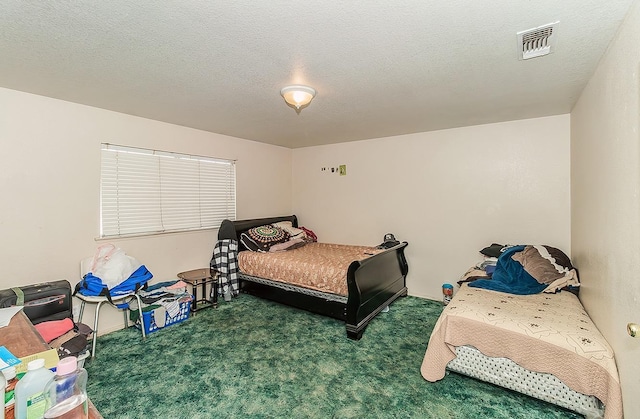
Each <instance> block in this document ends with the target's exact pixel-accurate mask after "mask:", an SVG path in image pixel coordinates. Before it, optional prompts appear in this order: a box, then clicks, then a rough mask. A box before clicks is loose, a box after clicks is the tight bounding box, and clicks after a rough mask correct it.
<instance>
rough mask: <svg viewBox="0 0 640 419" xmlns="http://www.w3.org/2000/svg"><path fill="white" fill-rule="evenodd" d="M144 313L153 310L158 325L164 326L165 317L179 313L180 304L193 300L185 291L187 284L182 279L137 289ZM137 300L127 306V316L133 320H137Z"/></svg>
mask: <svg viewBox="0 0 640 419" xmlns="http://www.w3.org/2000/svg"><path fill="white" fill-rule="evenodd" d="M138 293H139V294H140V299H141V300H142V311H143V312H144V313H146V312H149V311H153V317H154V319H155V322H156V325H157V326H158V327H164V326H165V321H166V319H167V318H172V317H175V316H177V315H178V314H180V304H182V303H185V302H188V301H191V300H193V297H192V296H191V294H189V293H188V292H187V284H186V283H185V282H183V281H166V282H160V283H157V284H154V285H149V287H148V288H147V289H146V290H145V291H139V292H138ZM137 310H138V307H137V302H135V301H134V302H132V303H131V304H130V307H129V316H130V319H131V320H132V321H133V322H136V321H138V316H139V313H138V311H137Z"/></svg>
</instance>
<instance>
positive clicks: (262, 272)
mask: <svg viewBox="0 0 640 419" xmlns="http://www.w3.org/2000/svg"><path fill="white" fill-rule="evenodd" d="M380 252H381V250H379V249H376V248H375V247H368V246H350V245H344V244H328V243H308V244H306V245H305V246H303V247H300V248H298V249H294V250H287V251H284V252H274V253H272V252H269V253H259V252H250V251H243V252H240V253H239V255H238V264H239V268H240V272H242V273H243V274H246V275H251V276H258V277H261V278H267V279H271V280H274V281H280V282H286V283H289V284H293V285H297V286H302V287H306V288H311V289H314V290H318V291H322V292H329V293H333V294H338V295H343V296H346V295H347V293H348V291H347V269H348V268H349V265H350V264H351V262H353V261H356V260H358V261H359V260H363V259H366V258H368V257H371V256H372V255H374V254H376V253H380Z"/></svg>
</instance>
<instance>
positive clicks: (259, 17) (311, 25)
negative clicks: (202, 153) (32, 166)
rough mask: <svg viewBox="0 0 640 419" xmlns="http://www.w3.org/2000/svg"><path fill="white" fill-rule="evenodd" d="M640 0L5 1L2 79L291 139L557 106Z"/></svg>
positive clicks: (485, 118)
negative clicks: (540, 40) (287, 92)
mask: <svg viewBox="0 0 640 419" xmlns="http://www.w3.org/2000/svg"><path fill="white" fill-rule="evenodd" d="M632 2H633V0H562V1H559V0H537V1H532V0H483V1H477V0H476V1H474V0H460V1H456V0H454V1H442V0H413V1H412V0H397V1H365V0H361V1H355V0H354V1H343V0H321V1H320V0H308V1H293V0H290V1H283V0H270V1H248V0H223V1H206V0H189V1H186V0H179V1H168V0H164V1H157V0H136V1H130V0H108V1H95V0H83V1H67V0H64V1H62V0H48V1H38V0H31V1H27V0H0V28H2V29H1V31H0V33H1V34H2V35H1V36H0V56H1V57H2V59H0V86H2V87H6V88H10V89H16V90H21V91H25V92H31V93H36V94H40V95H44V96H50V97H54V98H59V99H64V100H68V101H71V102H77V103H83V104H87V105H91V106H96V107H100V108H105V109H110V110H114V111H119V112H124V113H127V114H131V115H138V116H142V117H146V118H151V119H157V120H161V121H166V122H171V123H174V124H179V125H185V126H189V127H194V128H199V129H203V130H207V131H211V132H216V133H221V134H226V135H231V136H235V137H240V138H246V139H250V140H255V141H261V142H266V143H271V144H277V145H282V146H286V147H291V148H296V147H306V146H310V145H318V144H330V143H337V142H344V141H353V140H360V139H367V138H377V137H385V136H391V135H400V134H408V133H414V132H422V131H431V130H436V129H443V128H452V127H459V126H467V125H475V124H482V123H490V122H500V121H505V120H512V119H522V118H531V117H539V116H546V115H555V114H562V113H568V112H570V111H571V108H572V106H573V104H574V103H575V101H576V100H577V98H578V96H579V94H580V92H581V91H582V89H583V88H584V86H585V84H586V83H587V81H588V80H589V78H590V76H591V75H592V73H593V71H594V70H595V68H596V65H597V63H598V61H599V59H600V57H601V56H602V54H603V53H604V51H605V49H606V47H607V45H608V44H609V42H610V40H611V39H612V37H613V35H614V34H615V32H616V30H617V28H618V26H619V25H620V23H621V21H622V19H623V18H624V15H625V13H626V11H627V10H628V9H629V6H630V5H631V3H632ZM555 21H560V25H559V30H558V33H557V35H558V43H557V48H556V50H555V52H554V53H552V54H550V55H548V56H545V57H541V58H536V59H532V60H527V61H520V60H518V59H517V53H516V50H517V48H516V44H517V42H516V32H518V31H521V30H525V29H530V28H534V27H537V26H540V25H543V24H547V23H551V22H555ZM288 84H308V85H310V86H312V87H314V88H315V89H316V90H317V91H318V94H317V96H316V98H315V99H314V101H313V102H312V103H311V105H310V106H309V107H308V108H306V109H304V110H302V112H301V113H300V114H296V112H295V111H294V110H293V109H292V108H290V107H288V106H286V104H285V103H284V101H283V100H282V98H281V96H280V94H279V92H280V89H281V88H282V87H284V86H286V85H288Z"/></svg>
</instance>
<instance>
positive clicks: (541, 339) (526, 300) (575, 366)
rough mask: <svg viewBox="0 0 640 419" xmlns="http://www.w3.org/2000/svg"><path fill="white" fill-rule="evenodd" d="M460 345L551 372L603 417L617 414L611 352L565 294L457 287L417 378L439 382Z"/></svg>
mask: <svg viewBox="0 0 640 419" xmlns="http://www.w3.org/2000/svg"><path fill="white" fill-rule="evenodd" d="M463 345H470V346H473V347H475V348H477V349H478V350H479V351H480V352H482V353H483V354H484V355H486V356H490V357H503V358H509V359H511V360H512V361H514V362H516V363H517V364H519V365H520V366H522V367H524V368H526V369H528V370H531V371H536V372H542V373H550V374H553V375H555V376H556V377H557V378H559V379H560V380H561V381H562V382H564V383H565V384H566V385H567V386H569V387H570V388H571V389H573V390H574V391H577V392H579V393H583V394H586V395H592V396H596V397H597V398H598V399H599V400H600V401H602V402H603V403H604V404H605V406H606V407H605V418H607V419H609V418H621V417H622V415H623V414H622V394H621V389H620V382H619V378H618V370H617V368H616V363H615V359H614V354H613V350H612V349H611V347H610V346H609V344H608V343H607V341H606V340H605V339H604V337H603V336H602V334H600V332H599V331H598V329H597V328H596V326H595V324H594V323H593V322H592V321H591V319H590V318H589V315H588V314H587V313H586V312H585V311H584V308H583V307H582V304H581V303H580V301H579V300H578V298H577V297H576V296H575V295H573V294H571V293H569V292H560V293H558V294H534V295H512V294H505V293H501V292H496V291H489V290H484V289H479V288H470V287H468V286H467V284H463V286H462V287H461V289H460V290H459V291H458V293H457V294H456V295H455V296H454V298H453V299H452V300H451V302H450V303H449V305H448V306H447V307H446V308H445V309H444V311H443V312H442V315H441V316H440V318H439V319H438V322H437V323H436V325H435V327H434V329H433V332H432V334H431V338H430V340H429V345H428V347H427V352H426V354H425V357H424V360H423V362H422V367H421V373H422V376H423V377H424V378H425V379H426V380H428V381H437V380H440V379H442V378H443V377H444V375H445V368H446V366H447V364H448V363H449V361H451V360H452V359H454V358H455V349H454V348H455V347H456V346H463Z"/></svg>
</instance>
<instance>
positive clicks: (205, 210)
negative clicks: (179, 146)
mask: <svg viewBox="0 0 640 419" xmlns="http://www.w3.org/2000/svg"><path fill="white" fill-rule="evenodd" d="M101 162H102V163H101V184H100V210H101V211H100V237H119V236H130V235H143V234H155V233H164V232H176V231H188V230H200V229H206V228H214V227H219V226H220V223H221V222H222V220H224V219H225V218H228V219H231V220H235V217H236V171H235V162H234V161H232V160H223V159H215V158H209V157H201V156H190V155H186V154H178V153H170V152H164V151H157V150H146V149H139V148H132V147H123V146H116V145H112V144H102V159H101Z"/></svg>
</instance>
